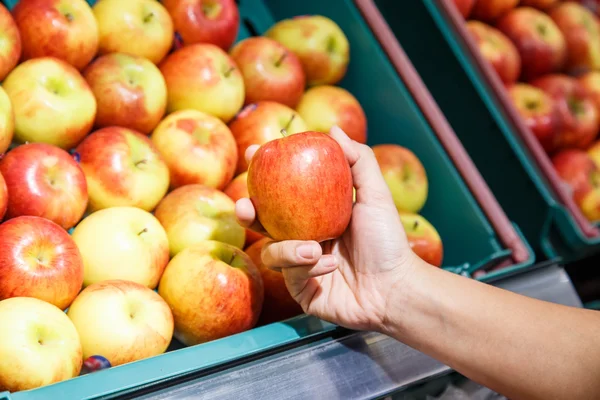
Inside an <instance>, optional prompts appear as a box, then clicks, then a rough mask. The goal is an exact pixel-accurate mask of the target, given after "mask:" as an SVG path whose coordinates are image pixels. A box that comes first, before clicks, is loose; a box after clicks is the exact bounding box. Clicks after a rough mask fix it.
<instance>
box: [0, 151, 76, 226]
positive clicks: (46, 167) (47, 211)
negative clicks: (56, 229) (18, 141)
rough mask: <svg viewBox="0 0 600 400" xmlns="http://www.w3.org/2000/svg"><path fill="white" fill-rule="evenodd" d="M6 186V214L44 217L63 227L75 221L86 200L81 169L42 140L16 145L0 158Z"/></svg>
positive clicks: (64, 152) (64, 154)
mask: <svg viewBox="0 0 600 400" xmlns="http://www.w3.org/2000/svg"><path fill="white" fill-rule="evenodd" d="M0 172H2V175H3V176H4V180H5V181H6V186H7V188H8V209H7V213H6V217H7V218H14V217H18V216H21V215H31V216H37V217H43V218H47V219H49V220H51V221H53V222H55V223H57V224H58V225H60V226H61V227H63V228H64V229H70V228H72V227H73V226H75V224H77V223H78V222H79V221H80V220H81V217H83V214H84V212H85V210H86V207H87V204H88V192H87V183H86V179H85V176H84V174H83V171H82V170H81V168H80V167H79V165H78V164H77V163H76V162H75V160H73V157H71V155H69V153H67V152H66V151H65V150H62V149H60V148H58V147H56V146H52V145H49V144H45V143H29V144H24V145H21V146H17V147H15V148H14V149H12V150H11V151H9V152H8V153H7V154H6V155H5V156H4V157H3V158H2V159H1V160H0Z"/></svg>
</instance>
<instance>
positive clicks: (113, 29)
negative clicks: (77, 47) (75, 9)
mask: <svg viewBox="0 0 600 400" xmlns="http://www.w3.org/2000/svg"><path fill="white" fill-rule="evenodd" d="M92 11H93V12H94V16H95V17H96V21H97V22H98V31H99V33H100V42H99V45H98V52H99V54H100V55H103V54H108V53H127V54H131V55H135V56H140V57H144V58H147V59H148V60H150V61H152V62H153V63H155V64H158V63H160V62H161V61H162V59H163V58H164V57H165V56H166V55H167V53H168V52H169V50H171V45H172V44H173V33H174V30H173V21H172V20H171V16H170V15H169V13H168V12H167V10H166V9H165V8H164V6H163V5H162V4H161V3H160V2H159V1H156V0H127V1H123V0H100V1H97V2H96V4H95V5H94V6H93V7H92Z"/></svg>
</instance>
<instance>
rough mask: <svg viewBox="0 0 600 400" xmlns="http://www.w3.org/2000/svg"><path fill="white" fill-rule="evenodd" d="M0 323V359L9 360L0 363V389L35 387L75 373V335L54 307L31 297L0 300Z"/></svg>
mask: <svg viewBox="0 0 600 400" xmlns="http://www.w3.org/2000/svg"><path fill="white" fill-rule="evenodd" d="M0 326H2V327H3V329H2V331H1V332H0V360H12V362H3V363H0V390H1V391H9V392H11V393H15V392H19V391H24V390H30V389H36V388H39V387H42V386H47V385H50V384H52V383H56V382H61V381H65V380H67V379H71V378H74V377H76V376H78V375H79V372H80V371H81V366H82V364H83V359H82V350H81V342H80V340H79V334H78V333H77V330H76V329H75V326H74V325H73V323H72V322H71V320H69V317H67V315H66V314H65V313H64V312H63V311H62V310H60V309H59V308H57V307H56V306H53V305H52V304H49V303H47V302H45V301H42V300H38V299H35V298H31V297H13V298H10V299H6V300H2V301H0ZM15 363H18V364H15ZM17 366H18V367H17Z"/></svg>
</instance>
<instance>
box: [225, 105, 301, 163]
mask: <svg viewBox="0 0 600 400" xmlns="http://www.w3.org/2000/svg"><path fill="white" fill-rule="evenodd" d="M229 128H230V129H231V133H232V134H233V137H234V138H235V141H236V143H237V154H238V159H237V168H236V171H235V173H236V174H241V173H242V172H244V171H246V170H248V162H247V161H246V157H245V155H246V149H247V148H248V147H249V146H251V145H253V144H258V145H261V144H265V143H267V142H268V141H271V140H273V139H279V138H281V131H282V129H283V130H285V131H286V132H287V134H289V135H291V134H294V133H298V132H304V131H306V130H307V129H308V128H307V126H306V123H305V122H304V120H303V119H302V117H300V115H299V114H298V113H297V112H296V111H294V110H292V109H291V108H289V107H287V106H284V105H283V104H279V103H275V102H272V101H261V102H259V103H256V104H250V105H247V106H246V107H244V108H243V109H242V111H240V112H239V114H238V115H236V117H235V119H234V120H233V121H232V122H231V123H230V124H229Z"/></svg>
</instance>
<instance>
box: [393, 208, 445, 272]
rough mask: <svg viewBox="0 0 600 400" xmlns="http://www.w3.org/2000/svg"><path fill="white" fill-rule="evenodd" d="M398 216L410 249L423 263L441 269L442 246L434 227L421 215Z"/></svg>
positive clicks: (401, 213) (404, 214)
mask: <svg viewBox="0 0 600 400" xmlns="http://www.w3.org/2000/svg"><path fill="white" fill-rule="evenodd" d="M399 214H400V220H401V221H402V226H404V231H405V232H406V238H407V239H408V243H409V245H410V248H411V249H412V250H413V251H414V252H415V254H416V255H417V256H419V257H420V258H421V259H423V261H425V262H427V263H429V264H431V265H433V266H436V267H441V266H442V259H443V256H444V246H443V244H442V239H441V238H440V235H439V234H438V232H437V230H436V229H435V228H434V226H433V225H431V223H430V222H429V221H427V220H426V219H425V218H424V217H423V216H422V215H419V214H412V213H404V212H400V213H399Z"/></svg>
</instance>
